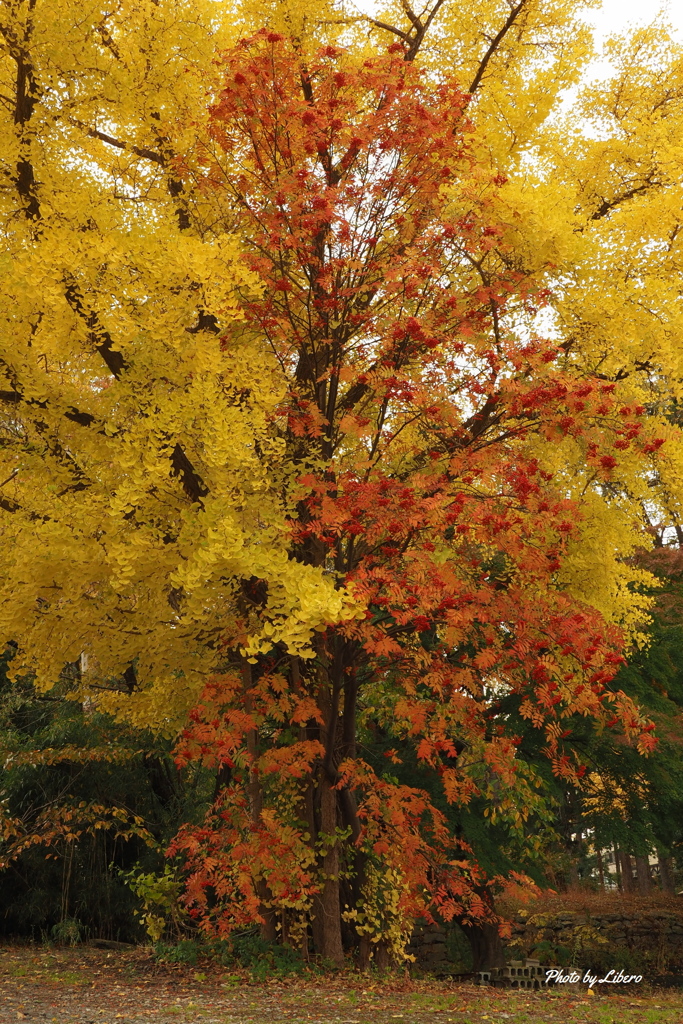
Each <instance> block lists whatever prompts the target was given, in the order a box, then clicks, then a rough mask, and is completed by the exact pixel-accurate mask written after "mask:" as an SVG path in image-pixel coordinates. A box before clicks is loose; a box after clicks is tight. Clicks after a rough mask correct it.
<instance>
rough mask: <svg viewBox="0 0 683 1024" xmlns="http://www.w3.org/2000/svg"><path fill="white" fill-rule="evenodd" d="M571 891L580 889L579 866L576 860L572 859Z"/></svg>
mask: <svg viewBox="0 0 683 1024" xmlns="http://www.w3.org/2000/svg"><path fill="white" fill-rule="evenodd" d="M568 887H569V889H578V888H579V866H578V864H577V862H576V858H575V857H572V858H571V860H570V861H569V886H568Z"/></svg>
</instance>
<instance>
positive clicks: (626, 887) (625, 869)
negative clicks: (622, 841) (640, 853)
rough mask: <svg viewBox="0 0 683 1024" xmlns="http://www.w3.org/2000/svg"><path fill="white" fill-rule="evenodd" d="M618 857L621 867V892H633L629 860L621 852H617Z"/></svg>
mask: <svg viewBox="0 0 683 1024" xmlns="http://www.w3.org/2000/svg"><path fill="white" fill-rule="evenodd" d="M618 856H619V862H620V867H621V889H622V892H633V868H632V867H631V858H630V856H629V854H628V853H624V851H623V850H619V851H618Z"/></svg>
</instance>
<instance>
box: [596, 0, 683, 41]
mask: <svg viewBox="0 0 683 1024" xmlns="http://www.w3.org/2000/svg"><path fill="white" fill-rule="evenodd" d="M661 10H664V11H665V12H666V15H667V20H668V21H670V22H671V24H672V25H673V26H674V27H675V28H676V29H677V30H678V37H679V39H683V0H671V2H670V3H669V4H666V3H657V2H656V0H655V3H649V2H648V0H603V3H602V7H601V9H600V10H597V11H587V12H586V14H585V17H586V20H587V21H590V22H592V24H593V25H595V27H596V29H597V32H598V34H599V36H601V37H602V38H604V37H605V36H608V35H610V34H611V33H613V32H620V31H622V29H625V28H627V27H628V26H629V25H630V24H632V25H647V24H648V22H650V21H652V20H653V19H654V18H655V16H656V15H657V12H658V11H661Z"/></svg>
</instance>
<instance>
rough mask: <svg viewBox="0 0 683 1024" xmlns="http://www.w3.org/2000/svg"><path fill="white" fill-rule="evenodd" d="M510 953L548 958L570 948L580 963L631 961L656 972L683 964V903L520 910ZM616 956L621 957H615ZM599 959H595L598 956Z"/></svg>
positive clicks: (559, 958)
mask: <svg viewBox="0 0 683 1024" xmlns="http://www.w3.org/2000/svg"><path fill="white" fill-rule="evenodd" d="M507 946H508V950H509V953H510V956H513V955H519V954H523V955H525V956H531V955H532V954H533V953H535V954H536V955H540V956H541V959H542V960H544V961H545V962H546V963H549V962H551V961H552V960H553V958H555V959H558V960H561V958H562V956H566V955H567V953H568V954H569V955H570V956H571V958H572V961H573V962H576V963H577V964H581V963H582V962H584V963H585V964H586V965H587V966H588V965H593V966H596V967H597V966H599V965H600V962H604V963H605V964H607V961H610V966H611V960H615V964H614V966H620V965H619V964H617V963H616V959H625V958H626V960H628V958H629V957H630V959H631V960H632V962H633V963H634V964H636V963H640V964H641V965H642V967H643V968H644V969H648V970H649V971H654V972H656V973H660V972H666V971H669V970H672V969H680V968H681V967H683V907H682V908H681V910H680V911H678V912H677V911H673V910H656V909H651V910H643V911H641V912H638V913H628V912H614V913H608V912H600V911H593V912H589V911H585V912H579V911H561V912H547V913H546V912H542V911H541V912H539V911H525V910H521V911H518V913H517V914H516V916H515V918H514V920H513V924H512V936H511V937H510V939H509V941H508V943H507ZM615 958H616V959H615ZM596 960H597V961H598V962H595V961H596Z"/></svg>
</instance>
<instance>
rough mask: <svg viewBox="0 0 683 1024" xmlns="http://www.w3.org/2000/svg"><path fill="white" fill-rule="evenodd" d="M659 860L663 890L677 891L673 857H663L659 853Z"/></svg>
mask: <svg viewBox="0 0 683 1024" xmlns="http://www.w3.org/2000/svg"><path fill="white" fill-rule="evenodd" d="M657 858H658V860H659V877H660V879H661V883H662V891H663V892H670V893H673V892H675V891H676V890H675V886H674V872H673V858H671V857H663V856H662V855H661V854H657Z"/></svg>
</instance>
